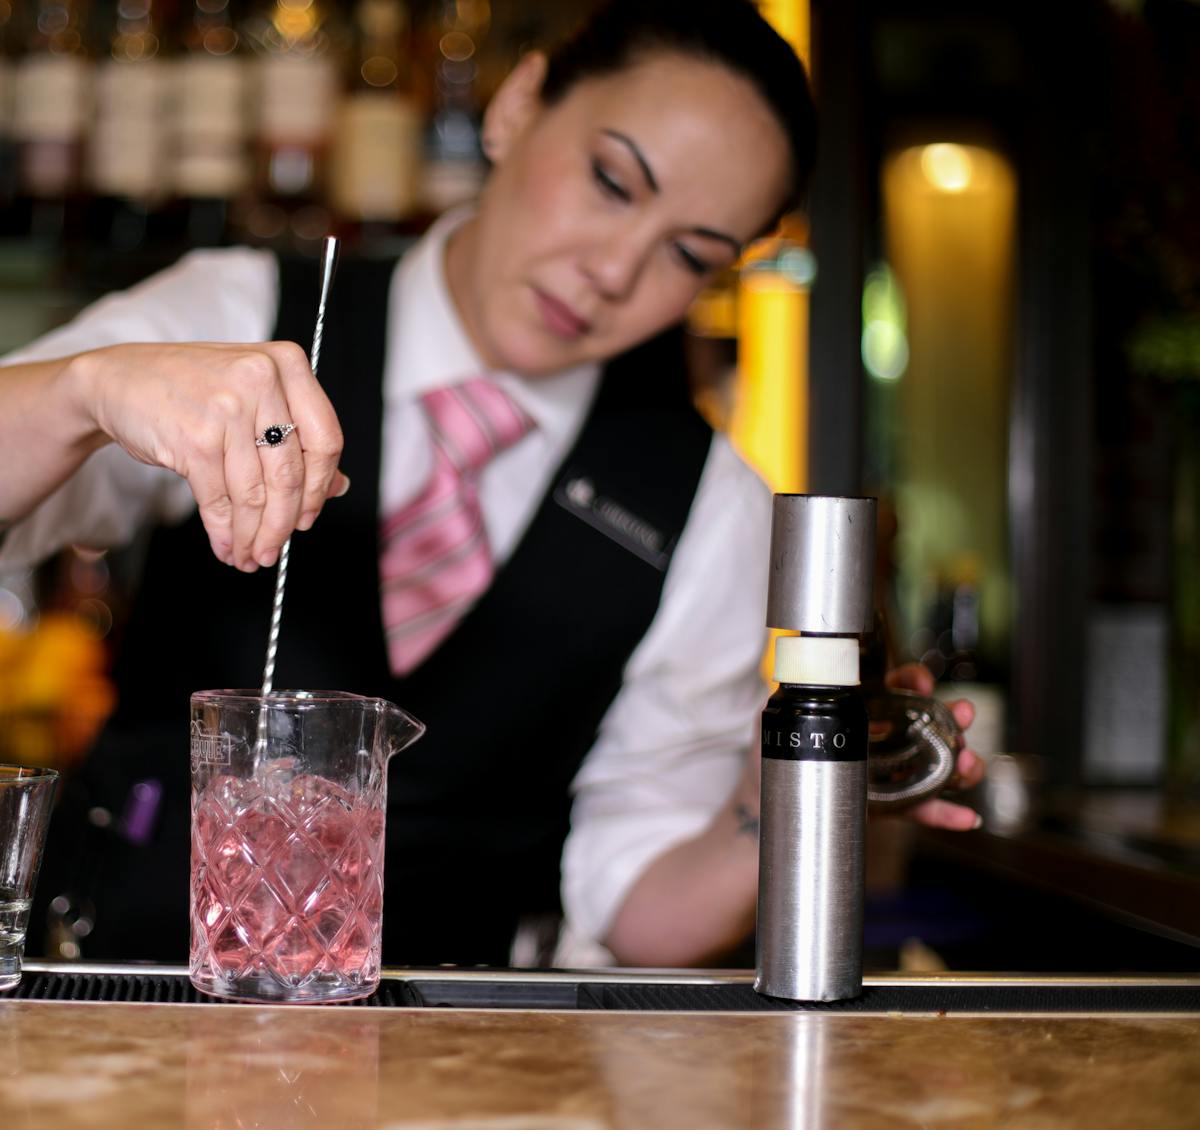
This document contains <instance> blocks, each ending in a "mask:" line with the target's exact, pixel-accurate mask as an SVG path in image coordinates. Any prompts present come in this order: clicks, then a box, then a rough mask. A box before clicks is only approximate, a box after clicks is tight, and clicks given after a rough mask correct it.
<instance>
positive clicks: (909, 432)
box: [863, 144, 1017, 653]
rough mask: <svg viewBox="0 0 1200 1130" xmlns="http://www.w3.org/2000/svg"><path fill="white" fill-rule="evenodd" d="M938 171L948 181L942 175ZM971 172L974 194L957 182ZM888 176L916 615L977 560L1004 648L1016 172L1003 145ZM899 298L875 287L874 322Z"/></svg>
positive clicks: (871, 295) (912, 612) (904, 520)
mask: <svg viewBox="0 0 1200 1130" xmlns="http://www.w3.org/2000/svg"><path fill="white" fill-rule="evenodd" d="M947 150H949V151H950V155H949V156H947V154H946V151H947ZM931 153H933V154H938V156H935V157H932V158H931V157H930V154H931ZM931 167H933V168H934V169H935V170H939V175H940V176H942V177H943V178H944V179H945V182H946V183H945V184H937V185H935V184H934V183H933V182H932V180H931V176H930V169H931ZM967 168H969V169H970V178H969V183H968V184H967V185H966V186H964V188H965V190H964V189H960V190H952V189H948V188H947V187H946V186H947V185H952V184H959V183H961V181H962V176H963V170H964V169H967ZM956 170H957V171H956ZM882 173H883V181H882V189H883V206H884V217H885V231H886V250H887V257H888V263H889V266H890V267H891V269H892V270H894V271H895V275H896V279H897V281H898V284H899V286H900V287H902V288H903V289H902V293H903V299H904V305H905V308H906V314H905V334H906V337H907V343H908V364H907V369H906V370H905V372H904V377H903V380H899V381H894V382H891V384H890V385H888V383H887V382H886V381H884V382H881V383H880V385H877V387H883V386H887V387H889V388H890V389H891V390H894V401H893V402H892V406H891V409H890V411H892V412H893V413H894V418H895V426H894V440H893V442H894V444H895V450H894V452H893V453H892V465H893V466H895V467H896V468H897V472H896V481H895V483H894V484H893V489H894V492H895V496H896V500H897V512H898V520H899V533H898V535H897V539H896V560H897V563H898V567H899V572H898V577H897V596H898V600H899V603H900V607H901V611H902V614H903V618H904V620H905V621H906V622H907V623H908V624H910V625H918V624H921V623H923V622H924V617H925V615H926V612H927V610H928V608H929V607H930V606H931V602H932V601H933V600H934V599H935V594H936V589H937V587H938V585H939V584H943V583H948V578H949V575H950V573H951V572H952V571H953V569H954V562H955V561H956V560H957V559H959V558H960V557H961V555H962V554H963V553H964V552H970V553H971V554H974V555H975V560H976V561H977V562H978V565H979V569H978V589H979V593H980V619H981V630H982V633H983V636H984V637H985V639H986V643H987V647H988V649H989V650H990V651H992V652H993V653H998V652H999V651H1000V649H1001V648H1002V646H1003V644H1002V640H1003V636H1004V633H1005V632H1006V631H1007V624H1008V614H1009V598H1010V594H1009V591H1008V589H1009V542H1008V450H1007V444H1008V418H1009V407H1010V397H1011V389H1010V373H1011V368H1012V348H1013V346H1012V343H1013V331H1012V326H1013V292H1014V287H1015V251H1014V249H1015V244H1016V231H1015V229H1016V207H1017V199H1016V191H1017V182H1016V173H1015V170H1014V169H1013V167H1012V165H1011V164H1010V163H1009V162H1008V160H1007V159H1006V158H1005V157H1004V155H1003V154H1002V153H1000V152H998V151H997V150H993V149H988V148H985V147H983V146H977V145H970V146H968V145H946V144H937V145H925V146H917V147H914V148H908V149H904V150H901V151H899V152H896V153H893V154H891V155H889V156H888V157H887V158H886V159H885V160H884V163H883V170H882ZM899 293H900V291H899V290H896V291H894V292H893V293H892V296H891V298H892V300H895V299H896V298H897V297H898V295H899ZM887 297H888V294H887V289H886V288H885V287H884V286H883V285H882V284H880V286H879V289H877V290H872V291H870V292H868V293H864V310H863V313H864V319H865V320H867V319H869V318H874V317H877V316H878V315H879V313H880V310H881V308H882V307H883V306H885V305H886V302H885V301H884V300H885V299H887ZM868 300H869V301H868ZM885 320H886V319H885Z"/></svg>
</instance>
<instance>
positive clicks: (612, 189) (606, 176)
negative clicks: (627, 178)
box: [592, 159, 633, 204]
mask: <svg viewBox="0 0 1200 1130" xmlns="http://www.w3.org/2000/svg"><path fill="white" fill-rule="evenodd" d="M592 177H593V179H594V180H595V182H596V184H598V185H599V186H600V191H601V192H603V193H604V195H605V196H611V197H613V198H614V199H615V200H623V201H624V202H625V203H626V204H628V203H629V201H630V200H632V199H633V197H632V196H631V195H630V193H629V190H628V189H627V188H625V186H624V185H623V184H621V183H620V181H618V180H617V179H616V178H615V177H614V176H612V174H611V173H609V171H608V170H607V169H606V168H605V167H604V166H603V165H602V164H601V163H600V162H599V161H597V160H594V159H593V161H592Z"/></svg>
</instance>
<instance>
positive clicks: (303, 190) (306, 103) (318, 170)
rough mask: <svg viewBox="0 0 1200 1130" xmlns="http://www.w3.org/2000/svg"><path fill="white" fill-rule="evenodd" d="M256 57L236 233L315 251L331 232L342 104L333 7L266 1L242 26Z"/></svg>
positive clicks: (313, 0) (317, 1)
mask: <svg viewBox="0 0 1200 1130" xmlns="http://www.w3.org/2000/svg"><path fill="white" fill-rule="evenodd" d="M242 32H243V35H244V36H245V37H246V40H247V43H248V45H249V47H250V48H251V49H252V50H253V51H254V52H255V55H256V56H257V57H256V59H255V61H254V65H253V70H254V80H253V81H254V83H255V89H256V97H257V101H258V115H257V123H256V130H257V136H256V138H255V145H254V148H255V170H254V187H253V192H252V199H251V200H250V202H249V203H248V206H247V207H246V208H245V209H244V210H239V211H240V213H241V214H240V215H239V217H238V225H237V226H238V228H239V229H240V230H239V232H238V234H239V236H240V237H242V238H245V239H247V240H249V241H250V242H252V243H257V244H264V245H270V246H275V247H280V248H293V249H296V248H299V249H302V250H309V251H315V250H316V248H317V247H318V246H319V241H320V240H321V238H322V237H324V236H325V235H327V234H328V232H329V228H330V224H331V217H330V213H329V210H328V208H327V207H326V204H325V200H326V178H327V164H328V155H329V146H330V142H331V140H332V135H333V130H334V124H335V119H336V113H337V105H338V93H339V91H338V54H339V52H340V50H341V49H342V44H341V42H340V39H341V37H340V35H339V33H338V27H337V23H336V20H335V19H334V9H333V8H332V7H331V6H328V5H326V4H323V3H321V0H305V2H300V0H267V4H266V6H265V7H264V8H262V9H260V11H259V12H257V13H256V14H254V15H253V16H252V17H251V18H250V19H249V20H248V21H247V22H246V24H245V25H244V27H243V29H242Z"/></svg>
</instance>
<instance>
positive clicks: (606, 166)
mask: <svg viewBox="0 0 1200 1130" xmlns="http://www.w3.org/2000/svg"><path fill="white" fill-rule="evenodd" d="M543 69H544V60H543V59H542V58H541V57H540V56H537V55H533V56H527V57H526V58H525V59H524V60H523V61H522V63H521V65H520V66H519V67H518V68H517V70H516V71H514V72H513V74H512V75H511V76H510V77H509V79H508V80H507V81H506V83H505V84H504V86H503V87H502V88H501V89H500V91H499V92H498V93H497V95H496V97H495V99H494V100H493V102H492V104H491V106H489V109H488V116H487V119H486V121H485V130H484V136H485V137H486V138H487V139H488V141H489V143H490V150H491V156H492V159H493V163H494V168H493V170H492V174H491V177H490V178H489V181H488V184H487V187H486V188H485V190H484V193H483V196H482V198H481V201H480V206H479V210H478V213H477V214H476V216H475V217H474V218H473V219H472V220H471V221H469V222H468V223H467V224H465V225H463V226H462V227H461V228H459V229H458V231H457V232H456V233H455V235H454V236H453V237H452V239H451V242H450V246H449V250H448V253H447V275H448V279H449V284H450V289H451V293H452V294H453V297H454V300H455V303H456V305H457V306H458V310H459V313H460V315H461V316H462V318H463V321H464V323H465V325H466V328H467V331H468V333H469V335H470V337H471V339H472V341H473V343H474V345H475V347H476V348H477V349H478V350H479V352H480V353H481V354H482V356H483V358H484V359H485V361H486V362H487V363H488V364H489V365H490V366H493V367H495V368H498V369H504V370H508V371H511V372H516V373H521V374H524V375H527V376H541V375H547V374H552V373H556V372H559V371H561V370H563V369H565V368H568V367H570V366H572V365H576V364H579V363H580V362H584V361H602V360H605V359H607V358H609V357H612V356H615V355H616V354H618V353H621V352H623V351H624V350H626V349H628V348H629V347H630V346H632V345H635V344H636V343H638V342H640V341H643V340H645V339H646V338H648V337H651V336H653V335H654V334H655V333H657V332H658V331H659V330H661V329H664V328H665V327H666V326H668V325H670V324H672V323H674V322H676V321H678V320H679V319H680V318H681V317H682V316H683V314H684V313H685V311H686V310H687V308H688V306H689V304H690V303H691V301H692V299H693V298H695V296H696V295H697V294H698V293H699V291H700V289H701V288H702V287H703V286H705V285H706V284H707V283H708V282H709V281H710V280H711V279H712V277H713V276H714V274H716V272H717V271H719V270H720V269H721V268H723V267H727V266H728V265H729V264H731V263H732V262H733V261H734V259H735V258H736V257H737V255H738V252H739V249H740V247H741V245H742V244H743V243H745V242H746V241H748V240H749V239H751V238H753V237H754V236H756V235H758V234H759V233H760V232H761V231H762V229H763V227H764V225H766V224H767V223H768V222H769V221H770V219H771V217H772V216H773V215H774V214H775V213H776V211H777V210H778V208H779V205H780V203H781V201H782V200H783V199H784V196H785V193H786V191H787V185H788V162H789V153H788V147H787V141H786V138H785V136H784V133H783V130H782V128H781V127H780V126H779V125H778V123H777V122H776V119H775V118H774V116H773V114H772V112H771V111H770V109H769V108H768V106H767V105H766V103H765V102H764V101H763V100H762V98H761V97H760V95H759V94H758V93H757V92H756V91H755V90H754V88H753V87H752V86H751V85H750V83H749V82H748V81H746V80H745V79H743V78H741V77H739V76H738V75H736V74H734V73H733V72H731V71H729V70H728V69H726V68H725V67H723V66H721V65H719V64H716V63H709V62H704V61H700V60H696V59H692V58H688V57H686V56H682V55H674V54H670V55H656V56H651V57H648V58H646V59H644V60H642V61H639V62H637V63H635V64H634V65H632V66H631V67H629V68H627V69H625V70H623V71H620V72H618V73H615V74H610V75H605V76H603V77H600V78H593V79H587V80H584V81H581V82H579V83H577V84H576V85H575V86H573V87H572V88H571V89H570V90H569V91H568V92H567V93H566V95H565V96H564V97H563V98H562V99H560V100H559V101H558V102H556V103H555V104H553V105H551V106H544V105H542V103H541V102H540V101H539V100H538V97H537V95H538V91H539V89H540V85H541V76H542V73H543Z"/></svg>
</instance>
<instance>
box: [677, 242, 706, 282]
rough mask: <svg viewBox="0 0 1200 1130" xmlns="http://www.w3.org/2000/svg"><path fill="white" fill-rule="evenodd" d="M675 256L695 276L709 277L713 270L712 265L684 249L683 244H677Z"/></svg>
mask: <svg viewBox="0 0 1200 1130" xmlns="http://www.w3.org/2000/svg"><path fill="white" fill-rule="evenodd" d="M675 254H676V255H678V256H679V261H680V262H681V263H682V264H683V265H684V267H686V268H687V269H688V270H689V271H691V272H692V274H694V275H707V274H708V272H709V271H711V270H712V264H711V263H706V262H705V261H704V260H703V259H701V258H700V256H699V255H697V254H696V253H695V252H693V251H691V250H689V249H688V248H687V247H684V245H683V244H682V243H677V244H675Z"/></svg>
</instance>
